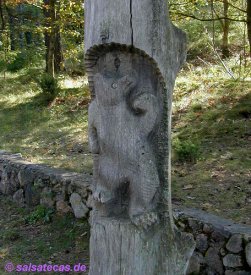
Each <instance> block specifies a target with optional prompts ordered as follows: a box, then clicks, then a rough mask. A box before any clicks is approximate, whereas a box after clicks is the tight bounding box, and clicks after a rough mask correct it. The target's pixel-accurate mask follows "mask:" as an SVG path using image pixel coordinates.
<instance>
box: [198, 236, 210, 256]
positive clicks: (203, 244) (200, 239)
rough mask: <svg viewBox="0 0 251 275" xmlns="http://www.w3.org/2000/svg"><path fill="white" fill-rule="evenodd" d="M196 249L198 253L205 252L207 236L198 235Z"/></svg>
mask: <svg viewBox="0 0 251 275" xmlns="http://www.w3.org/2000/svg"><path fill="white" fill-rule="evenodd" d="M196 248H197V249H198V251H200V252H202V253H204V252H206V251H207V249H208V240H207V236H206V235H205V234H199V235H198V236H197V237H196Z"/></svg>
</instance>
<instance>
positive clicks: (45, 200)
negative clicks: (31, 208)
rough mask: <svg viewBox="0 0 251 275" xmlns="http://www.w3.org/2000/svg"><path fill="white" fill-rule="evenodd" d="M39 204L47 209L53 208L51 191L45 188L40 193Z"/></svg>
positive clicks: (53, 200)
mask: <svg viewBox="0 0 251 275" xmlns="http://www.w3.org/2000/svg"><path fill="white" fill-rule="evenodd" d="M40 204H42V205H44V206H46V207H49V208H54V206H55V199H54V195H53V191H52V189H50V188H48V187H45V188H44V189H43V191H42V193H41V198H40Z"/></svg>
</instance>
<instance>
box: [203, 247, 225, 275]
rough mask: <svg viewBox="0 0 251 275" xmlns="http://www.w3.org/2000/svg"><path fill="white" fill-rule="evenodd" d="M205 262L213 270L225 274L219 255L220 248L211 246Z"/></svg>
mask: <svg viewBox="0 0 251 275" xmlns="http://www.w3.org/2000/svg"><path fill="white" fill-rule="evenodd" d="M205 262H206V264H207V265H208V266H209V267H210V269H211V270H212V271H214V272H218V273H219V274H223V264H222V261H221V258H220V256H219V250H217V249H216V248H212V247H209V249H208V250H207V252H206V255H205Z"/></svg>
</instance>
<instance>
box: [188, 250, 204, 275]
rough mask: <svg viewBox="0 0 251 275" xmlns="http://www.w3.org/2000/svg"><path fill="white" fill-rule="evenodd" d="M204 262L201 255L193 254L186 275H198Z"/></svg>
mask: <svg viewBox="0 0 251 275" xmlns="http://www.w3.org/2000/svg"><path fill="white" fill-rule="evenodd" d="M204 262H205V260H204V258H203V255H201V254H199V253H196V252H195V253H194V254H193V256H192V257H191V259H190V261H189V266H188V269H187V273H186V274H187V275H189V274H200V266H201V265H202V264H204Z"/></svg>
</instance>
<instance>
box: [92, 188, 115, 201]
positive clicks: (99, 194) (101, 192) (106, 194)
mask: <svg viewBox="0 0 251 275" xmlns="http://www.w3.org/2000/svg"><path fill="white" fill-rule="evenodd" d="M93 198H94V200H96V201H98V202H100V203H107V202H109V201H111V200H113V199H114V196H113V194H112V192H110V191H109V190H105V189H102V188H100V187H98V188H96V190H94V192H93Z"/></svg>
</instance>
